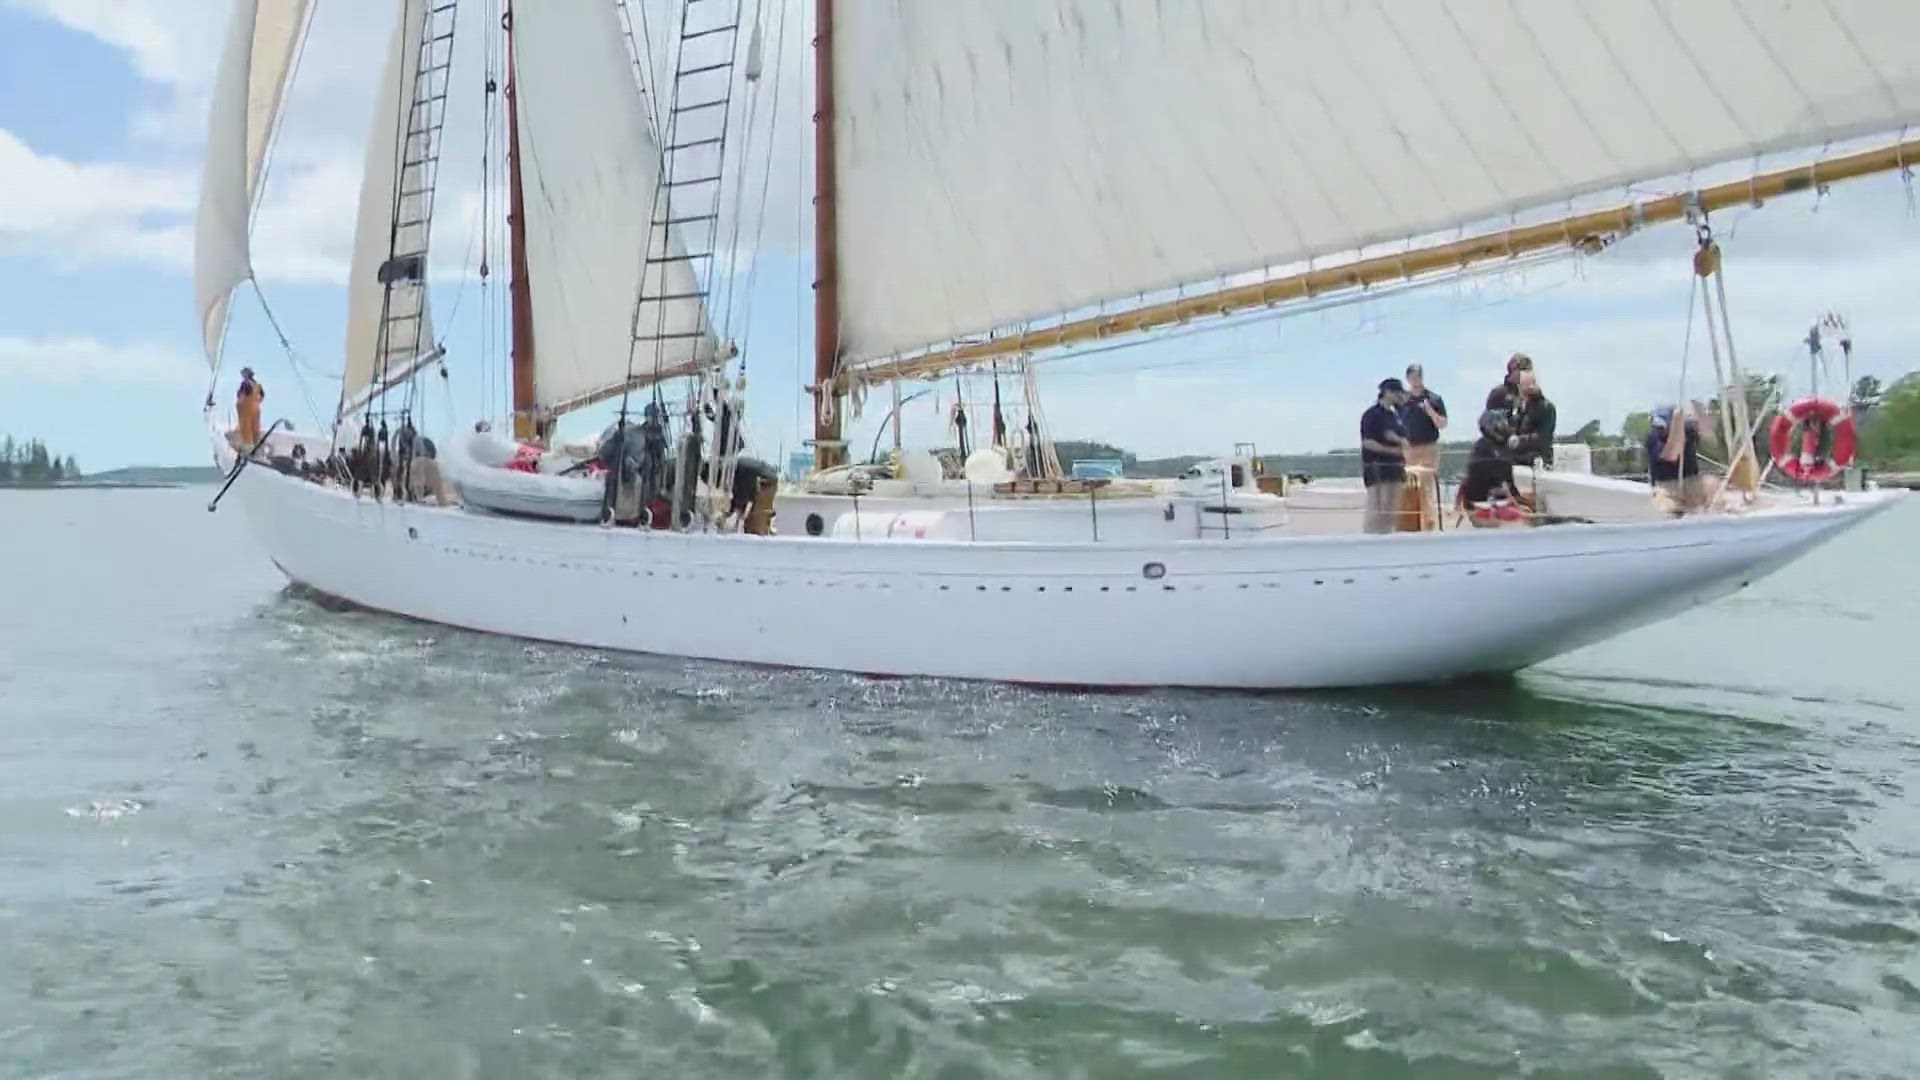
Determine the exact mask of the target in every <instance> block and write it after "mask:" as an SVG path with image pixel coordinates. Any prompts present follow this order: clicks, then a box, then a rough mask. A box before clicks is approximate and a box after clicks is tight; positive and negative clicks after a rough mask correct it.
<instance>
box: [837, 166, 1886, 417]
mask: <svg viewBox="0 0 1920 1080" xmlns="http://www.w3.org/2000/svg"><path fill="white" fill-rule="evenodd" d="M1916 160H1920V139H1915V140H1910V141H1907V142H1902V143H1898V144H1896V145H1893V146H1888V147H1884V148H1881V149H1878V150H1868V151H1865V152H1862V153H1858V154H1851V155H1848V156H1846V157H1839V158H1833V159H1831V160H1828V161H1820V162H1815V163H1813V164H1811V165H1801V166H1796V167H1794V168H1791V169H1782V170H1780V171H1778V172H1771V173H1766V174H1764V175H1761V176H1755V177H1753V178H1752V179H1748V180H1736V181H1733V182H1731V183H1726V184H1719V185H1716V186H1714V187H1709V188H1703V189H1701V190H1699V191H1693V192H1685V193H1681V194H1676V195H1666V196H1662V197H1660V198H1657V199H1652V200H1649V201H1647V202H1638V203H1628V204H1625V205H1622V206H1616V207H1612V208H1610V209H1606V210H1597V211H1593V212H1591V213H1585V214H1577V215H1575V216H1573V217H1569V218H1564V219H1562V220H1559V221H1551V222H1546V223H1544V224H1540V225H1526V226H1520V227H1516V228H1511V229H1504V230H1502V231H1500V232H1494V233H1484V234H1482V235H1480V236H1474V237H1468V238H1467V239H1464V240H1454V241H1450V242H1448V243H1444V244H1435V245H1433V246H1432V247H1425V248H1419V249H1417V250H1414V251H1407V252H1402V253H1399V254H1394V255H1379V256H1375V257H1373V258H1367V259H1360V260H1358V261H1356V262H1350V263H1345V264H1342V265H1339V266H1332V267H1327V268H1324V269H1316V270H1307V271H1304V272H1302V273H1298V274H1292V275H1289V276H1287V277H1279V278H1269V279H1267V280H1265V281H1257V282H1253V283H1251V284H1247V285H1233V286H1228V287H1227V288H1223V289H1218V290H1215V291H1213V292H1210V293H1207V294H1205V295H1201V296H1188V297H1182V298H1180V299H1178V300H1167V301H1162V302H1159V303H1153V304H1147V305H1144V306H1141V307H1137V308H1134V309H1132V310H1130V311H1124V312H1120V313H1117V314H1112V315H1093V316H1088V317H1086V318H1082V319H1074V320H1072V321H1070V322H1064V323H1061V324H1059V325H1058V326H1052V327H1048V328H1045V329H1040V330H1029V331H1026V332H1024V333H1019V334H1008V335H1006V336H1004V337H996V338H990V339H988V340H986V341H975V342H968V343H965V344H956V345H950V346H947V347H945V348H941V349H936V350H934V351H932V352H926V353H920V354H918V355H914V356H907V357H901V358H897V359H887V360H879V361H875V362H873V363H869V364H865V365H861V366H858V367H853V368H850V369H849V370H847V371H846V372H845V374H844V375H843V376H842V378H843V379H845V380H847V381H849V382H854V383H881V382H888V381H890V380H893V379H914V378H929V377H932V376H937V375H940V374H941V373H943V372H947V371H952V370H954V369H957V368H968V367H975V366H978V365H980V364H985V363H988V362H990V361H993V360H995V359H998V358H1000V357H1005V356H1010V355H1014V354H1018V353H1024V352H1033V351H1037V350H1040V349H1057V348H1062V347H1064V346H1069V345H1078V344H1081V343H1084V342H1088V341H1097V340H1100V339H1102V338H1108V337H1113V336H1116V335H1119V334H1131V333H1141V332H1144V331H1148V330H1156V329H1159V328H1161V327H1164V326H1173V325H1177V324H1181V323H1186V322H1190V321H1192V320H1194V319H1202V318H1208V317H1218V316H1222V315H1231V314H1233V313H1235V312H1239V311H1248V310H1252V309H1256V308H1263V307H1271V306H1273V305H1275V304H1284V303H1286V302H1288V301H1292V300H1304V299H1309V298H1312V297H1317V296H1323V295H1325V294H1327V293H1334V292H1342V291H1345V290H1348V289H1364V288H1367V287H1369V286H1373V285H1378V284H1382V283H1385V282H1390V281H1405V280H1408V279H1412V278H1417V277H1420V276H1422V275H1425V274H1435V273H1440V272H1442V271H1447V270H1459V269H1464V268H1466V267H1469V266H1472V265H1474V264H1476V263H1484V262H1491V261H1495V260H1500V259H1510V258H1513V257H1515V256H1518V255H1525V254H1528V253H1530V252H1536V251H1542V250H1546V249H1548V248H1553V247H1557V246H1561V245H1565V246H1567V247H1571V248H1575V249H1579V250H1588V251H1592V250H1598V249H1599V248H1602V247H1604V246H1606V245H1607V244H1609V243H1611V242H1612V241H1613V240H1615V239H1618V238H1619V237H1620V236H1622V235H1625V234H1626V233H1630V232H1633V231H1634V230H1636V229H1639V228H1640V227H1641V226H1643V225H1652V224H1657V223H1660V222H1665V221H1677V220H1679V219H1681V218H1684V217H1686V216H1687V214H1688V213H1689V212H1690V211H1699V212H1711V211H1714V210H1721V209H1725V208H1727V207H1732V206H1738V205H1740V204H1742V203H1751V204H1754V205H1758V204H1760V203H1761V202H1764V201H1765V200H1767V199H1771V198H1776V197H1778V196H1781V195H1787V194H1790V193H1792V192H1796V191H1804V190H1806V189H1808V188H1811V187H1817V186H1821V185H1825V184H1829V183H1832V182H1834V181H1836V180H1851V179H1853V178H1855V177H1859V176H1870V175H1872V174H1874V173H1881V172H1890V171H1893V170H1896V169H1905V168H1906V167H1907V166H1908V165H1909V164H1910V163H1913V162H1915V161H1916Z"/></svg>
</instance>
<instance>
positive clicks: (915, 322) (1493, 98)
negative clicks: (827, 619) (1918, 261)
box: [834, 0, 1920, 361]
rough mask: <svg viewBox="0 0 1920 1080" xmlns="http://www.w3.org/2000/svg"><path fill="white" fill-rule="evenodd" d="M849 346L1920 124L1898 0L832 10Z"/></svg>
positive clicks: (1000, 3) (934, 339)
mask: <svg viewBox="0 0 1920 1080" xmlns="http://www.w3.org/2000/svg"><path fill="white" fill-rule="evenodd" d="M835 21H836V28H835V33H834V49H835V53H836V55H837V56H839V57H842V58H843V60H842V62H841V63H839V64H837V65H836V67H837V69H838V73H839V77H838V85H837V88H836V95H837V98H838V111H837V116H836V127H837V130H836V141H837V146H838V151H839V154H838V159H839V170H840V171H839V193H838V194H839V197H838V200H837V209H838V214H839V222H840V225H839V234H838V258H839V267H840V278H839V305H840V315H841V341H842V343H843V346H844V348H845V350H846V353H847V355H849V357H850V358H852V359H853V360H856V361H858V360H865V359H870V358H874V357H882V356H887V355H892V354H898V353H901V352H908V351H912V350H916V349H920V348H923V347H928V346H935V345H939V344H941V343H944V342H948V341H951V340H954V339H956V338H959V337H963V336H966V335H975V334H980V333H985V332H989V331H994V330H1000V329H1006V328H1011V327H1017V326H1019V325H1021V324H1023V323H1026V322H1028V321H1031V320H1038V319H1047V318H1051V317H1053V316H1057V315H1060V314H1061V313H1064V312H1069V311H1076V310H1083V309H1086V308H1089V307H1091V306H1093V305H1096V304H1115V305H1124V304H1127V303H1131V302H1134V300H1133V298H1135V297H1138V296H1140V295H1141V294H1143V293H1148V292H1154V291H1158V290H1165V289H1171V288H1175V287H1180V286H1187V285H1192V284H1196V283H1201V282H1210V281H1214V280H1217V279H1219V278H1221V277H1223V276H1226V275H1231V274H1236V273H1242V272H1246V271H1249V270H1258V269H1260V268H1262V267H1268V266H1277V265H1287V264H1294V263H1298V262H1301V261H1304V260H1308V259H1315V258H1319V257H1323V256H1328V255H1333V254H1337V253H1345V252H1352V251H1355V250H1358V249H1360V248H1362V247H1364V246H1366V245H1369V244H1374V243H1379V242H1384V241H1392V240H1400V239H1405V238H1409V237H1415V236H1424V235H1430V234H1433V233H1436V232H1440V231H1443V230H1449V229H1454V228H1458V227H1463V226H1467V225H1471V224H1475V223H1480V222H1486V221H1490V220H1493V219H1497V218H1504V217H1506V216H1507V215H1510V214H1516V213H1522V212H1526V211H1533V210H1538V209H1540V208H1543V207H1547V206H1551V205H1554V204H1557V203H1560V202H1562V201H1565V200H1571V199H1574V198H1576V197H1579V196H1582V195H1584V194H1589V193H1593V192H1599V191H1604V190H1609V189H1614V188H1620V187H1622V186H1624V185H1628V184H1632V183H1635V182H1644V181H1650V180H1657V179H1662V178H1666V177H1673V176H1680V175H1684V174H1686V173H1688V172H1690V171H1692V170H1695V169H1700V168H1704V167H1707V166H1710V165H1717V164H1725V163H1730V162H1735V161H1740V160H1744V159H1747V158H1750V157H1754V156H1756V155H1759V154H1762V153H1766V152H1770V151H1777V150H1790V149H1803V148H1811V147H1819V146H1821V145H1822V144H1825V143H1827V142H1830V141H1834V140H1840V139H1845V138H1849V137H1853V136H1859V135H1866V134H1874V133H1878V132H1891V131H1894V130H1896V129H1898V128H1901V127H1902V126H1904V125H1906V124H1909V123H1913V122H1914V121H1916V120H1920V56H1917V55H1916V54H1915V53H1913V51H1912V50H1911V49H1910V48H1908V47H1907V43H1909V42H1912V41H1915V40H1920V4H1916V3H1912V2H1910V0H1830V2H1826V3H1812V4H1796V3H1787V2H1770V3H1763V4H1754V3H1735V2H1732V0H1636V2H1635V3H1631V4H1615V3H1604V2H1600V0H1530V2H1528V3H1524V4H1515V3H1511V2H1509V0H1447V2H1444V3H1442V2H1438V0H1405V2H1400V0H1394V2H1380V0H1373V2H1360V3H1345V2H1342V3H1330V2H1322V0H1293V2H1283V0H1266V2H1260V3H1235V4H1227V3H1219V4H1214V3H1200V2H1197V0H1185V2H1182V0H1169V2H1163V3H1154V4H1147V3H1140V4H1131V3H1113V4H1088V3H1084V2H1078V0H975V2H973V3H966V4H956V3H948V2H945V0H893V2H891V3H855V4H843V5H840V6H839V7H838V8H837V9H836V14H835Z"/></svg>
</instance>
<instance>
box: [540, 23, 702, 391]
mask: <svg viewBox="0 0 1920 1080" xmlns="http://www.w3.org/2000/svg"><path fill="white" fill-rule="evenodd" d="M513 56H514V88H515V93H516V99H515V100H516V108H517V110H518V113H519V143H520V159H521V160H520V182H521V186H522V188H523V190H524V193H525V196H524V197H525V207H526V235H527V269H528V279H529V283H530V292H531V294H532V302H533V338H534V339H533V352H534V389H535V395H536V398H537V400H538V401H539V403H540V404H541V405H543V406H547V407H556V406H557V407H566V406H567V405H569V404H571V403H576V402H578V401H579V400H581V399H583V398H588V397H590V396H592V395H595V394H597V393H601V392H603V391H606V390H607V389H608V388H610V387H615V386H620V385H623V384H625V383H626V381H627V379H628V373H629V353H630V352H631V353H632V354H633V356H632V368H631V370H632V372H633V374H634V375H635V376H636V377H640V378H645V377H646V376H647V375H648V374H649V373H651V372H652V371H654V370H655V369H656V367H661V368H671V367H676V366H679V365H682V364H685V363H687V362H688V361H691V360H696V359H699V358H702V357H711V356H713V355H714V354H715V346H714V341H713V337H712V334H711V332H710V330H709V328H708V325H707V321H706V314H705V310H704V306H703V305H702V303H701V301H700V299H699V298H698V297H696V296H692V295H689V294H693V293H696V292H698V291H699V285H698V283H697V281H696V278H695V275H694V272H693V270H694V268H693V266H692V264H691V263H690V262H689V261H687V260H685V259H678V260H673V261H663V260H668V259H671V257H672V255H674V254H676V253H677V249H676V250H669V249H668V248H667V244H668V241H669V235H670V230H669V229H667V228H664V227H654V226H653V224H652V222H653V220H654V206H653V203H654V199H655V193H656V190H657V185H658V182H659V174H660V168H661V152H660V148H659V146H658V145H657V144H656V143H655V142H654V141H653V139H652V137H651V136H650V135H649V134H648V124H647V115H646V110H645V106H644V104H643V102H642V99H641V96H640V92H639V88H638V87H637V85H636V84H635V80H634V74H633V68H632V60H631V59H630V57H629V55H628V53H627V48H626V45H625V42H624V38H623V36H622V32H621V26H620V21H619V15H618V12H617V11H616V10H615V8H614V5H613V4H612V3H611V2H609V0H541V2H540V3H535V4H525V5H522V6H521V7H520V8H517V9H516V10H515V12H514V23H513ZM643 256H644V257H645V258H646V259H647V260H649V261H646V262H644V263H643V261H642V258H643ZM643 272H644V274H645V282H644V285H645V288H644V290H643V289H642V284H643V283H642V280H641V277H642V274H643ZM643 291H644V294H645V295H647V296H649V297H658V296H674V297H676V298H675V299H671V300H658V301H650V302H649V303H647V304H646V305H644V307H643V308H642V310H641V311H640V312H639V318H638V327H639V332H640V335H641V336H642V337H649V336H660V337H663V338H664V339H665V340H664V341H663V342H661V343H660V344H659V345H657V346H656V344H655V343H653V342H650V341H649V342H643V343H642V344H641V345H640V347H639V348H638V350H633V349H630V348H629V343H630V342H631V340H632V337H631V335H632V334H633V331H634V327H635V314H634V303H635V299H636V297H638V296H640V295H642V294H643Z"/></svg>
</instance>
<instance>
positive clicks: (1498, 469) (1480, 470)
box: [1460, 409, 1533, 524]
mask: <svg viewBox="0 0 1920 1080" xmlns="http://www.w3.org/2000/svg"><path fill="white" fill-rule="evenodd" d="M1512 437H1513V423H1512V421H1511V420H1509V419H1508V418H1507V414H1506V413H1504V412H1501V411H1500V410H1499V409H1488V410H1487V411H1486V412H1483V413H1481V414H1480V438H1479V439H1477V440H1475V441H1474V444H1473V451H1472V453H1471V454H1470V455H1469V456H1468V458H1467V474H1466V476H1465V477H1463V478H1462V479H1461V481H1460V508H1461V509H1463V510H1465V511H1467V512H1469V513H1471V514H1473V515H1474V522H1475V524H1480V523H1482V522H1483V520H1485V521H1487V522H1493V521H1497V520H1499V516H1500V515H1499V514H1498V513H1497V504H1500V503H1503V502H1510V503H1512V504H1515V505H1516V506H1517V507H1518V508H1519V509H1523V510H1527V511H1531V510H1532V509H1533V504H1532V502H1530V501H1529V500H1528V499H1527V497H1526V496H1524V495H1522V494H1520V492H1519V490H1518V488H1517V487H1516V486H1515V484H1514V482H1513V458H1512V457H1511V452H1510V450H1509V449H1508V446H1507V442H1508V440H1509V439H1511V438H1512ZM1488 504H1495V505H1496V509H1495V510H1494V511H1493V512H1488V509H1489V508H1488ZM1483 514H1484V515H1485V516H1484V519H1483V516H1482V515H1483ZM1513 517H1514V518H1515V519H1517V518H1518V515H1517V514H1515V515H1513Z"/></svg>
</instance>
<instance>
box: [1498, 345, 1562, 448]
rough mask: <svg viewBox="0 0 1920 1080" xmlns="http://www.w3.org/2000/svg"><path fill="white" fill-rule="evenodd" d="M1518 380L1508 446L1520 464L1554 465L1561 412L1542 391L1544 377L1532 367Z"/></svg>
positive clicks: (1520, 375) (1524, 371)
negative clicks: (1554, 431)
mask: <svg viewBox="0 0 1920 1080" xmlns="http://www.w3.org/2000/svg"><path fill="white" fill-rule="evenodd" d="M1518 374H1519V377H1518V378H1517V379H1516V380H1515V385H1516V387H1517V389H1518V391H1519V393H1518V396H1516V397H1515V398H1514V402H1513V437H1512V438H1511V439H1510V440H1509V441H1508V444H1507V445H1508V448H1509V449H1511V450H1512V451H1513V460H1514V463H1515V464H1518V465H1531V464H1534V463H1535V462H1538V463H1539V464H1541V465H1544V466H1546V467H1547V468H1549V469H1551V468H1553V428H1554V424H1555V423H1556V422H1557V421H1558V420H1559V411H1558V410H1557V409H1555V408H1554V407H1553V402H1552V401H1549V400H1548V399H1547V395H1545V394H1543V393H1541V392H1540V380H1538V379H1536V378H1535V377H1534V374H1533V372H1532V371H1531V370H1522V371H1520V372H1519V373H1518Z"/></svg>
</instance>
